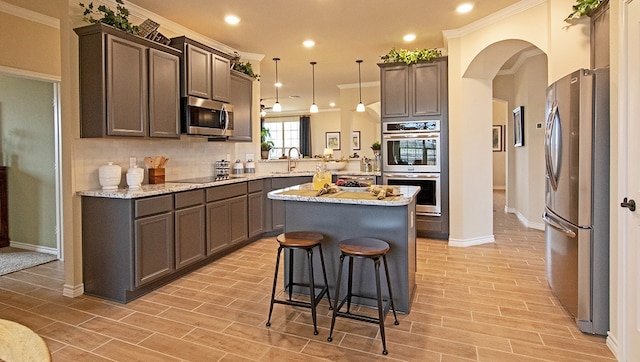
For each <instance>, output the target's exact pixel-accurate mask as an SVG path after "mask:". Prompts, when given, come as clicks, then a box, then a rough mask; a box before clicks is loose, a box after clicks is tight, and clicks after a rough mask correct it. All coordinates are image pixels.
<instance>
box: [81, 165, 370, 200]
mask: <svg viewBox="0 0 640 362" xmlns="http://www.w3.org/2000/svg"><path fill="white" fill-rule="evenodd" d="M314 173H315V172H314V171H292V172H285V171H282V172H270V173H260V174H244V175H243V176H242V177H232V178H229V179H227V180H219V181H212V182H202V183H185V182H173V181H167V182H165V183H163V184H155V185H142V188H140V189H137V190H129V189H128V188H126V187H125V188H119V189H117V190H102V189H96V190H85V191H78V192H76V195H78V196H90V197H106V198H111V199H137V198H141V197H148V196H157V195H163V194H170V193H174V192H181V191H189V190H195V189H201V188H207V187H213V186H222V185H228V184H234V183H238V182H246V181H252V180H262V179H265V178H274V177H298V176H313V174H314ZM334 175H337V176H341V175H344V176H347V175H348V176H381V173H380V172H361V171H346V170H345V171H338V172H334Z"/></svg>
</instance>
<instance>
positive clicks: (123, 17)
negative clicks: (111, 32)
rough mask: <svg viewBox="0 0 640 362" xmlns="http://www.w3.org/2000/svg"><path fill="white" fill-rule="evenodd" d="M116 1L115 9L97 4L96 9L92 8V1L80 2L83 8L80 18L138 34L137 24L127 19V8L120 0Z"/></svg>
mask: <svg viewBox="0 0 640 362" xmlns="http://www.w3.org/2000/svg"><path fill="white" fill-rule="evenodd" d="M116 3H117V4H118V5H117V8H116V11H113V10H111V9H110V8H109V7H108V6H106V5H99V6H98V9H97V11H96V10H94V6H93V2H90V3H89V4H88V5H87V6H85V5H84V3H80V7H81V8H83V9H84V12H83V13H82V15H83V16H84V17H83V18H82V20H84V21H86V22H88V23H91V24H95V23H103V24H107V25H111V26H113V27H114V28H116V29H120V30H122V31H125V32H127V33H130V34H138V26H137V25H133V24H132V23H131V22H130V21H129V9H127V8H126V7H124V2H123V1H122V0H116ZM94 15H96V16H100V15H102V18H100V19H96V18H94V17H93V16H94Z"/></svg>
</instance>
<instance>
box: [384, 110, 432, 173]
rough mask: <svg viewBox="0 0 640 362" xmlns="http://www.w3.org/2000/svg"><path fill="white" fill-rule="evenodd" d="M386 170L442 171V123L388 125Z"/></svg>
mask: <svg viewBox="0 0 640 362" xmlns="http://www.w3.org/2000/svg"><path fill="white" fill-rule="evenodd" d="M382 168H383V169H384V170H385V171H393V172H440V121H439V120H430V121H417V122H387V123H385V124H384V133H383V135H382Z"/></svg>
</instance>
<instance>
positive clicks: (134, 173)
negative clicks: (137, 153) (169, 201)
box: [126, 165, 144, 190]
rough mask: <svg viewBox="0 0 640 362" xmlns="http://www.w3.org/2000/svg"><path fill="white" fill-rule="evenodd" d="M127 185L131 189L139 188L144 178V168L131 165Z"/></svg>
mask: <svg viewBox="0 0 640 362" xmlns="http://www.w3.org/2000/svg"><path fill="white" fill-rule="evenodd" d="M126 178H127V186H129V190H139V189H140V188H141V187H142V180H143V179H144V169H143V168H140V167H138V166H135V165H134V166H133V167H129V169H128V170H127V176H126Z"/></svg>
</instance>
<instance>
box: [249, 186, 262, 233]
mask: <svg viewBox="0 0 640 362" xmlns="http://www.w3.org/2000/svg"><path fill="white" fill-rule="evenodd" d="M247 205H248V207H249V237H253V236H256V235H258V234H261V233H262V232H263V231H264V211H263V210H264V193H263V192H256V193H253V194H249V196H247Z"/></svg>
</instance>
